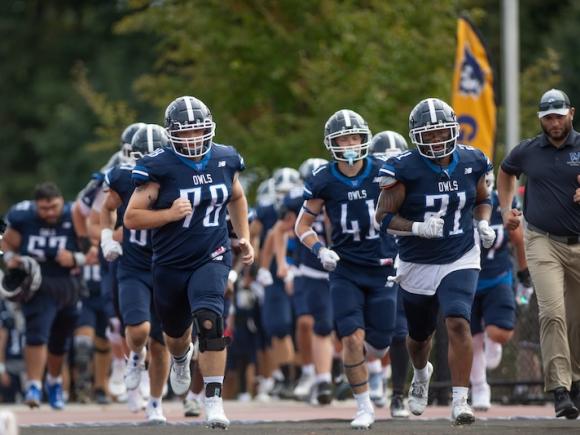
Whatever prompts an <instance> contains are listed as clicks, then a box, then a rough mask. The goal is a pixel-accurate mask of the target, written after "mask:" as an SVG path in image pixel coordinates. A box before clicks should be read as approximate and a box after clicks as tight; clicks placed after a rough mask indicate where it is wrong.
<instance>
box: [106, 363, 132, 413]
mask: <svg viewBox="0 0 580 435" xmlns="http://www.w3.org/2000/svg"><path fill="white" fill-rule="evenodd" d="M124 373H125V360H124V359H122V358H115V359H113V363H112V364H111V376H110V377H109V385H108V386H109V393H111V396H114V397H115V398H117V401H118V402H121V401H122V400H119V397H122V396H124V395H126V393H127V387H126V386H125V380H124V378H123V374H124Z"/></svg>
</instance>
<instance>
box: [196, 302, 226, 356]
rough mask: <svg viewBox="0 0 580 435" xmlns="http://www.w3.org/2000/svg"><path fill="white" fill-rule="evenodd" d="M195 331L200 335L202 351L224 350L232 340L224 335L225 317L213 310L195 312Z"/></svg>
mask: <svg viewBox="0 0 580 435" xmlns="http://www.w3.org/2000/svg"><path fill="white" fill-rule="evenodd" d="M210 325H211V326H210ZM193 333H194V335H197V337H198V340H199V351H200V352H205V351H206V350H209V351H220V350H224V349H225V348H226V346H228V345H229V344H230V342H231V339H230V338H229V337H224V319H223V317H222V316H219V315H217V314H216V313H214V312H213V311H211V310H205V309H202V310H199V311H195V312H194V313H193Z"/></svg>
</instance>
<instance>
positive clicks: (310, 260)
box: [284, 188, 328, 272]
mask: <svg viewBox="0 0 580 435" xmlns="http://www.w3.org/2000/svg"><path fill="white" fill-rule="evenodd" d="M302 204H304V189H303V188H298V189H293V190H291V191H290V192H288V193H287V194H286V196H285V197H284V207H286V208H287V209H288V210H290V211H292V212H294V213H296V216H298V214H299V213H300V210H301V209H302ZM312 229H313V230H314V231H315V232H316V234H317V235H318V239H319V240H320V242H321V243H322V245H323V246H326V245H327V244H328V243H327V240H326V231H325V228H324V213H320V214H319V215H318V216H317V217H316V220H315V221H314V223H313V224H312ZM296 264H297V265H304V266H307V267H310V268H312V269H316V270H320V271H324V272H326V271H325V270H324V268H323V267H322V263H321V262H320V260H319V259H318V257H316V255H314V254H313V253H312V251H310V249H308V248H307V247H306V246H304V245H303V244H302V243H298V246H297V247H296Z"/></svg>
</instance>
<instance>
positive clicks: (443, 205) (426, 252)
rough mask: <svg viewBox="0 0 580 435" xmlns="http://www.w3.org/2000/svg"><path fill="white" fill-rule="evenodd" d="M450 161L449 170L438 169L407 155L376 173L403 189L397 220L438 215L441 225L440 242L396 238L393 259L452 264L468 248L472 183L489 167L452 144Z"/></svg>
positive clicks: (473, 153)
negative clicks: (394, 257)
mask: <svg viewBox="0 0 580 435" xmlns="http://www.w3.org/2000/svg"><path fill="white" fill-rule="evenodd" d="M451 156H452V159H451V162H450V163H449V165H448V166H447V167H446V168H442V167H440V166H438V165H436V164H434V163H433V162H432V161H430V160H429V159H427V158H425V157H423V156H421V155H420V154H419V152H418V151H417V150H412V151H408V152H405V153H403V154H401V155H399V156H397V157H392V158H390V159H389V160H388V161H387V163H385V164H384V165H383V167H382V168H381V171H380V175H381V177H384V178H386V179H387V182H388V181H389V180H397V181H400V182H402V183H403V184H404V185H405V200H404V202H403V204H402V205H401V208H400V209H399V214H400V215H401V216H402V217H403V218H405V219H408V220H410V221H413V222H424V221H426V220H427V219H429V218H430V217H432V216H440V217H441V218H442V219H443V220H444V221H445V224H444V227H443V238H438V239H425V238H421V237H415V236H407V237H401V238H399V255H400V257H401V259H402V260H404V261H408V262H412V263H424V264H447V263H452V262H454V261H455V260H457V259H459V258H460V257H461V256H462V255H463V254H465V253H466V252H468V251H469V250H470V249H471V248H472V247H473V245H474V228H473V208H474V207H475V201H476V196H477V184H478V182H479V180H480V178H481V177H482V176H484V175H485V173H486V172H488V171H490V170H492V169H493V168H492V166H491V163H490V161H489V160H488V159H487V157H485V155H484V154H483V153H482V152H481V151H479V150H477V149H475V148H473V147H469V146H465V145H457V148H456V149H455V151H454V152H453V154H452V155H451ZM384 184H385V182H384V180H383V181H381V185H384ZM387 184H388V183H387Z"/></svg>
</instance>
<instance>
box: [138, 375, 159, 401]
mask: <svg viewBox="0 0 580 435" xmlns="http://www.w3.org/2000/svg"><path fill="white" fill-rule="evenodd" d="M139 390H141V396H142V397H143V399H144V400H149V397H150V396H151V383H150V380H149V372H148V371H147V370H143V372H141V381H140V382H139ZM161 395H162V396H163V394H161Z"/></svg>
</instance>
